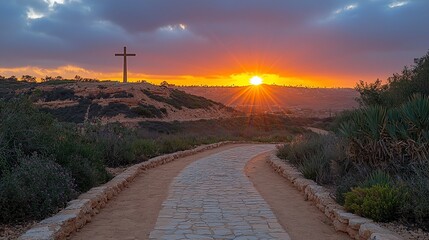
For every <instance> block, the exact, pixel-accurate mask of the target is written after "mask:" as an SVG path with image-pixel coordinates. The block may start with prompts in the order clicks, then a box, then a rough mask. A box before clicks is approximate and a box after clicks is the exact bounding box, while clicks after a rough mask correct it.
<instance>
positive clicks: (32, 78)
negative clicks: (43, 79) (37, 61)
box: [21, 75, 36, 82]
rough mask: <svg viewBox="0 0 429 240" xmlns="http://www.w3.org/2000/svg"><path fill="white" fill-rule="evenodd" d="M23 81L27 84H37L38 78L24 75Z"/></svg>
mask: <svg viewBox="0 0 429 240" xmlns="http://www.w3.org/2000/svg"><path fill="white" fill-rule="evenodd" d="M21 81H25V82H36V77H34V76H31V75H22V77H21Z"/></svg>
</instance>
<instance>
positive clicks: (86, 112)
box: [0, 79, 235, 123]
mask: <svg viewBox="0 0 429 240" xmlns="http://www.w3.org/2000/svg"><path fill="white" fill-rule="evenodd" d="M0 81H2V86H1V87H0V97H2V98H5V99H9V98H14V97H16V96H25V97H28V98H29V99H30V100H31V101H32V102H34V103H35V104H36V105H38V106H40V109H42V110H43V111H45V112H48V113H50V114H52V115H54V116H55V117H56V118H59V119H60V120H61V121H66V122H74V123H83V122H85V121H92V120H95V119H100V120H101V121H102V122H104V123H106V122H117V121H119V122H129V123H136V122H138V121H142V120H163V121H173V120H182V121H189V120H196V119H211V118H218V117H230V116H233V115H234V114H235V112H234V110H232V109H230V108H227V107H225V106H224V105H222V104H220V103H216V102H213V101H211V100H208V99H205V98H203V97H199V96H194V95H190V94H187V93H185V92H183V91H180V90H177V89H171V88H168V87H165V86H155V85H152V84H149V83H129V84H120V83H114V82H79V81H71V80H52V81H46V82H43V83H34V82H25V81H17V80H16V79H4V80H0ZM3 83H4V84H3Z"/></svg>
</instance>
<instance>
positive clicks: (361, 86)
mask: <svg viewBox="0 0 429 240" xmlns="http://www.w3.org/2000/svg"><path fill="white" fill-rule="evenodd" d="M355 89H356V91H358V92H359V93H360V98H359V99H357V101H358V102H359V104H360V105H361V106H371V105H383V103H384V102H383V98H382V95H383V93H384V92H385V91H386V89H387V86H386V85H382V83H381V80H380V79H377V80H376V81H375V82H374V83H366V82H364V81H362V80H361V81H359V83H358V84H357V85H356V87H355Z"/></svg>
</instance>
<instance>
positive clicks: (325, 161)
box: [277, 133, 349, 184]
mask: <svg viewBox="0 0 429 240" xmlns="http://www.w3.org/2000/svg"><path fill="white" fill-rule="evenodd" d="M277 155H278V156H279V157H280V158H282V159H285V160H287V161H289V162H290V163H292V164H294V165H295V166H297V167H298V169H299V170H300V171H301V172H302V173H303V175H304V176H305V177H306V178H309V179H313V180H315V181H316V182H318V183H322V184H323V183H329V182H331V181H332V180H333V179H334V178H335V177H337V175H338V174H343V172H345V171H347V169H348V168H349V167H348V166H347V164H348V161H347V159H346V155H345V152H344V146H343V141H342V140H341V139H339V138H337V137H335V136H334V135H318V134H315V133H307V134H304V135H302V136H300V137H297V138H295V139H294V140H293V141H292V142H291V143H290V144H285V145H284V146H282V147H280V148H279V149H278V152H277Z"/></svg>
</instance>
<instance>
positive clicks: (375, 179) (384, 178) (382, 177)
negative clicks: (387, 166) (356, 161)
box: [359, 170, 393, 188]
mask: <svg viewBox="0 0 429 240" xmlns="http://www.w3.org/2000/svg"><path fill="white" fill-rule="evenodd" d="M375 185H382V186H392V185H393V180H392V178H391V177H390V175H389V174H387V173H386V172H383V171H381V170H376V171H374V172H372V173H371V174H370V175H369V176H368V177H367V178H366V179H365V181H363V182H362V183H361V184H359V186H360V187H363V188H369V187H372V186H375Z"/></svg>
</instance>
